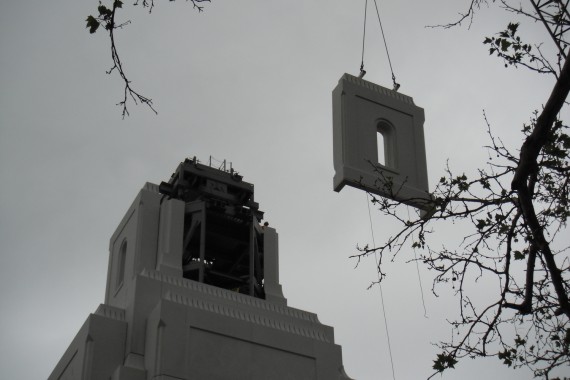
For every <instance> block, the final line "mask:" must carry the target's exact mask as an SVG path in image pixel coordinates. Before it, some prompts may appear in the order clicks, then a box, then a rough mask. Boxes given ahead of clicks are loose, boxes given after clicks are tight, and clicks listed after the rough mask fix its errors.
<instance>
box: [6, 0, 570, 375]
mask: <svg viewBox="0 0 570 380" xmlns="http://www.w3.org/2000/svg"><path fill="white" fill-rule="evenodd" d="M468 3H469V1H452V0H429V1H411V0H399V1H394V0H380V1H379V2H378V5H379V7H380V12H381V17H382V21H383V26H384V31H385V33H386V39H387V43H388V47H389V51H390V57H391V60H392V65H393V68H394V72H395V75H396V78H397V81H398V82H399V83H400V84H401V88H400V92H401V93H404V94H406V95H409V96H411V97H413V98H414V101H415V103H416V104H417V105H419V106H420V107H423V108H424V110H425V115H426V121H425V125H424V130H425V136H426V151H427V160H428V173H429V181H430V186H431V188H433V186H434V184H435V183H436V182H437V180H438V179H439V178H440V177H441V176H442V175H443V173H444V168H445V164H446V162H447V160H449V163H450V166H451V167H452V168H453V169H455V170H456V171H458V172H463V171H464V172H465V173H473V172H474V171H475V169H476V168H477V167H478V166H481V164H482V163H484V162H485V160H486V158H487V152H486V150H485V149H484V148H483V146H484V145H486V144H487V143H488V140H487V139H486V135H485V130H486V124H485V120H484V118H483V110H485V112H486V115H487V117H488V120H489V122H490V123H491V125H492V127H493V130H494V132H495V133H496V134H497V135H498V136H500V137H501V138H502V139H503V141H504V142H505V143H506V144H507V145H510V146H512V147H513V148H514V149H516V148H517V147H518V146H519V145H520V141H521V134H520V130H521V128H522V124H523V123H524V122H527V121H528V120H529V118H530V117H531V114H532V111H533V110H535V109H538V108H540V107H541V105H542V104H544V102H545V101H546V99H547V97H548V95H549V93H550V90H551V88H552V86H553V79H552V78H549V77H546V76H538V75H535V74H531V73H529V72H528V71H525V70H523V69H505V68H504V67H503V65H502V63H501V62H500V61H499V60H498V59H497V58H495V57H489V54H488V51H487V47H486V46H485V45H483V44H482V41H483V39H484V37H485V36H490V35H493V33H495V32H498V31H500V30H502V29H503V28H504V27H505V26H506V25H507V23H508V22H509V21H511V20H513V16H512V15H509V14H506V13H504V12H502V11H500V10H499V9H498V8H497V7H496V6H494V5H493V6H490V7H489V8H483V9H481V10H480V11H479V13H478V14H477V15H476V17H475V19H474V20H473V24H472V25H471V27H470V28H468V27H467V26H468V25H464V26H462V27H459V28H455V29H452V30H444V29H441V28H426V26H428V25H434V24H442V23H446V22H450V21H454V20H456V18H457V17H458V13H459V12H461V11H463V10H464V9H465V8H466V7H467V5H468ZM96 8H97V2H96V1H95V0H74V1H69V0H53V1H49V2H46V1H39V0H29V1H3V2H1V3H0V49H1V50H0V51H1V54H0V67H1V69H2V70H1V72H0V178H1V179H2V191H1V192H0V302H1V303H0V304H1V305H2V306H1V307H2V313H1V314H0V332H1V337H2V339H0V377H2V378H4V379H11V380H20V379H21V380H28V379H43V378H47V376H48V375H49V374H50V373H51V371H52V369H53V368H54V366H55V364H56V363H57V361H58V360H59V358H60V357H61V355H62V354H63V353H64V351H65V349H66V348H67V346H68V345H69V343H70V342H71V340H72V339H73V337H74V335H75V334H76V332H77V331H78V330H79V328H80V327H81V325H82V324H83V322H84V321H85V319H86V318H87V317H88V315H89V313H93V312H94V311H95V310H96V308H97V306H98V305H99V304H100V303H102V302H103V298H104V292H105V282H106V271H107V261H108V241H109V240H108V239H109V238H110V237H111V235H112V233H113V232H114V230H115V228H116V226H117V225H118V223H119V222H120V220H121V218H122V216H123V215H124V213H125V212H126V210H127V209H128V207H129V206H130V204H131V202H132V200H133V199H134V197H135V196H136V194H137V193H138V191H139V190H140V189H141V188H142V187H143V185H144V184H145V182H153V183H160V182H161V181H165V180H168V178H170V174H171V173H172V172H173V171H174V170H175V168H176V166H177V165H178V164H179V162H181V161H183V160H184V159H185V158H186V157H193V156H196V157H197V158H198V159H200V160H201V161H202V162H207V161H208V160H209V157H210V156H213V157H214V158H215V159H216V160H220V161H221V160H224V159H226V160H227V161H228V162H232V166H233V167H234V169H236V170H237V171H239V172H240V174H242V175H243V176H244V180H245V181H247V182H250V183H253V184H255V199H256V201H257V202H259V204H260V208H261V210H263V211H265V218H266V220H267V221H268V222H269V223H270V225H271V226H272V227H274V228H276V229H277V231H278V233H279V243H280V246H279V249H280V251H279V252H280V282H281V284H282V285H283V291H284V294H285V297H286V298H287V299H288V303H289V305H290V306H292V307H296V308H299V309H303V310H307V311H311V312H315V313H317V314H318V316H319V319H320V321H321V322H322V323H324V324H326V325H329V326H332V327H334V329H335V340H336V343H337V344H340V345H341V346H342V350H343V362H344V366H345V369H346V372H347V373H348V374H349V376H351V377H352V378H354V379H358V380H371V379H392V378H393V377H395V378H397V379H421V378H426V377H427V376H429V375H430V374H431V365H432V360H433V359H434V358H435V355H436V354H437V352H438V351H437V349H436V348H435V347H434V346H433V343H436V342H438V341H440V340H445V339H448V338H449V337H450V334H451V329H450V326H449V324H448V323H447V322H446V320H448V319H453V318H454V317H455V316H456V315H457V311H458V307H457V306H458V305H457V299H456V298H454V297H453V295H452V294H451V293H447V292H442V294H440V296H439V297H435V296H434V295H433V294H432V292H431V290H430V289H431V279H432V277H431V276H432V274H431V273H430V272H428V271H427V270H426V268H425V267H421V266H420V267H419V271H418V269H417V268H416V266H415V264H414V263H408V261H409V260H410V259H412V258H413V257H414V252H413V251H411V250H404V251H402V252H401V253H400V254H399V255H398V256H397V257H396V259H395V260H394V262H389V263H388V265H387V266H386V267H385V270H386V272H387V278H386V280H385V281H384V282H383V285H382V291H383V296H384V297H383V300H384V309H383V308H382V304H381V298H380V292H379V288H378V287H373V288H372V289H370V290H368V289H367V288H368V286H369V285H370V283H371V282H372V281H374V280H375V278H376V272H375V264H374V259H373V258H367V259H364V260H362V261H361V262H360V264H359V265H358V267H356V261H355V260H354V259H351V258H349V256H351V255H353V254H355V253H356V252H357V251H356V247H357V245H359V246H363V245H366V244H368V243H370V242H371V240H372V237H371V224H372V230H373V231H374V238H375V240H376V242H380V241H383V240H385V239H387V238H388V237H389V235H390V233H391V232H394V231H395V228H396V226H395V225H394V221H393V220H391V219H390V218H387V217H383V216H381V215H380V214H379V213H378V212H376V211H375V210H372V216H373V217H372V222H370V220H369V218H368V206H367V200H366V195H365V193H363V192H361V191H358V190H355V189H351V188H345V189H344V190H343V191H342V192H341V193H335V192H334V191H333V189H332V178H333V174H334V170H333V160H332V157H333V156H332V102H331V92H332V90H333V88H334V87H335V86H336V84H337V82H338V79H339V78H340V77H341V76H342V75H343V73H345V72H348V73H351V74H353V75H357V74H358V69H359V67H360V60H361V52H362V51H361V48H362V28H363V10H364V0H361V1H354V0H352V1H349V0H313V1H302V2H301V1H297V2H294V1H277V0H241V1H229V0H212V2H211V3H209V4H205V7H204V12H202V13H198V12H196V11H195V10H193V9H192V6H191V4H189V3H187V2H184V1H176V2H158V1H157V4H156V6H155V8H154V10H153V12H152V14H148V12H147V11H146V10H144V9H142V8H141V7H140V6H138V7H133V6H132V5H131V3H130V2H125V5H124V9H123V12H122V13H120V14H119V17H122V20H131V23H130V24H129V25H127V26H126V27H125V28H124V29H123V30H119V31H117V35H116V38H117V45H118V49H119V54H120V56H121V58H122V60H123V64H124V68H125V70H126V73H127V75H128V76H129V78H130V79H131V80H132V84H133V86H134V88H135V89H137V90H138V91H139V92H141V93H142V94H144V95H146V96H148V97H150V98H152V99H153V101H154V106H155V108H156V109H157V111H158V114H157V115H155V114H154V113H152V112H151V111H150V110H148V109H147V108H145V107H144V106H135V105H134V104H132V103H130V104H129V111H130V116H129V117H126V118H125V119H124V120H123V119H122V117H121V109H120V108H119V107H117V106H116V103H118V102H119V101H120V100H121V97H122V83H121V81H120V79H119V77H118V76H117V75H116V74H111V75H107V74H106V73H105V71H106V70H108V69H109V68H110V67H111V58H110V49H109V41H108V38H107V36H106V35H105V34H104V33H103V32H102V31H99V32H97V33H96V34H94V35H90V34H89V33H88V31H87V30H86V29H85V18H86V17H87V15H89V14H94V13H95V12H96ZM373 16H375V13H374V11H373V8H369V21H368V27H367V41H366V47H365V60H364V62H365V69H366V70H367V72H368V74H367V75H366V77H365V79H367V80H369V81H372V82H374V83H377V84H380V85H383V86H386V87H391V82H392V81H391V73H390V70H389V66H388V62H387V60H386V55H385V52H384V45H383V43H382V37H381V34H380V30H379V27H378V23H377V20H376V19H375V18H374V17H373ZM520 30H521V33H523V36H525V37H526V38H528V39H529V40H532V41H537V42H539V41H544V49H545V50H546V51H547V52H548V51H550V50H549V49H552V46H550V45H549V44H550V43H551V42H550V40H548V39H547V38H546V37H545V34H544V32H543V30H542V29H541V27H540V25H536V24H528V22H527V23H526V24H523V26H521V28H520ZM411 212H413V210H412V211H411ZM438 231H439V232H438V235H437V236H435V237H434V239H436V240H434V242H433V243H434V244H436V245H437V244H439V245H443V244H446V245H448V244H456V243H457V237H458V236H457V234H454V233H453V232H452V230H451V229H449V230H447V229H446V227H443V228H441V229H440V230H438ZM438 242H439V243H438ZM418 273H419V275H418ZM422 289H423V291H422ZM488 289H489V287H488V286H487V285H486V284H477V285H475V286H474V291H475V292H479V293H480V294H481V295H484V294H485V292H486V291H487V290H488ZM422 295H423V299H424V300H425V311H424V303H423V302H422ZM383 310H384V312H383ZM384 313H385V315H386V322H387V326H388V328H387V331H388V334H389V338H390V343H391V352H392V361H393V364H394V372H395V376H393V374H392V370H391V364H390V363H391V361H390V355H389V350H388V345H387V340H388V339H387V335H386V328H385V323H384V321H385V319H384ZM560 373H561V374H562V373H565V374H566V375H568V374H570V369H566V371H562V372H560ZM436 378H442V379H445V380H448V379H449V380H452V379H463V380H470V379H481V378H485V379H517V380H521V379H530V378H532V375H531V373H530V372H529V371H528V370H517V371H515V370H512V369H509V368H507V367H505V366H503V365H501V364H500V362H499V360H498V359H479V360H467V361H464V362H461V363H460V364H459V365H458V366H457V369H456V370H453V371H449V372H446V373H444V375H443V376H441V377H439V376H438V377H436Z"/></svg>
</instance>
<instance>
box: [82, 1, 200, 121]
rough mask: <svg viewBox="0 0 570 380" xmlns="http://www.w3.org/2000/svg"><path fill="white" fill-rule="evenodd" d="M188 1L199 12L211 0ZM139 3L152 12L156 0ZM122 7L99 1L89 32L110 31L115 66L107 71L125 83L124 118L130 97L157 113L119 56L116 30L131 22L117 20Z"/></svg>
mask: <svg viewBox="0 0 570 380" xmlns="http://www.w3.org/2000/svg"><path fill="white" fill-rule="evenodd" d="M169 1H174V0H169ZM187 1H190V2H191V3H192V6H193V8H194V9H196V10H197V11H198V12H201V11H202V10H203V6H201V5H200V3H203V2H209V1H210V0H187ZM139 4H140V5H141V6H142V7H143V8H148V11H149V13H151V12H152V10H153V8H154V0H142V1H139V0H137V1H136V2H135V3H134V4H133V5H135V6H136V5H139ZM122 8H123V2H122V1H121V0H114V1H113V4H112V5H111V7H107V6H105V5H104V4H103V3H102V2H99V6H98V7H97V12H98V14H97V16H92V15H90V16H88V17H87V19H86V20H85V21H86V22H87V26H86V28H88V29H89V33H91V34H93V33H95V32H97V30H98V29H99V27H100V26H103V28H104V29H105V30H106V31H107V32H108V33H109V40H110V43H111V59H112V62H113V66H111V68H110V69H109V70H108V71H107V74H111V73H113V72H114V71H116V72H117V73H118V74H119V76H120V77H121V79H122V81H123V83H124V91H123V97H122V100H121V101H119V102H118V103H117V105H118V106H120V107H121V109H122V116H123V118H125V116H128V115H129V110H128V107H127V106H128V101H129V99H131V100H132V101H133V102H134V103H135V104H144V105H146V106H147V107H148V108H150V109H151V110H152V111H153V112H154V113H155V114H156V113H157V111H156V109H155V108H154V105H153V103H152V99H151V98H149V97H147V96H144V95H142V94H141V93H139V92H138V91H136V90H135V89H134V88H133V86H132V84H131V83H132V82H131V81H130V80H129V79H128V78H127V75H126V73H125V70H124V68H123V63H122V61H121V58H120V57H119V52H118V49H117V43H116V41H115V31H116V30H117V29H122V28H124V27H125V26H127V25H128V24H130V23H131V21H130V20H128V21H125V22H122V23H117V22H116V14H117V11H118V10H119V9H122Z"/></svg>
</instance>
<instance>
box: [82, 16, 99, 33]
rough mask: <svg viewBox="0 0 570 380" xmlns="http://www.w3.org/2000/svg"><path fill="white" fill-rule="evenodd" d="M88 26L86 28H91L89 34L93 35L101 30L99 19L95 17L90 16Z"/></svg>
mask: <svg viewBox="0 0 570 380" xmlns="http://www.w3.org/2000/svg"><path fill="white" fill-rule="evenodd" d="M85 21H87V26H86V28H89V33H91V34H93V33H95V32H96V31H97V29H98V28H99V21H97V19H96V18H95V17H93V16H89V17H87V20H85Z"/></svg>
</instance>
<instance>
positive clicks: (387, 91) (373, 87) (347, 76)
mask: <svg viewBox="0 0 570 380" xmlns="http://www.w3.org/2000/svg"><path fill="white" fill-rule="evenodd" d="M343 79H344V80H346V81H347V82H350V83H353V84H356V85H358V86H361V87H365V88H367V89H369V90H371V91H374V92H377V93H379V94H382V95H385V96H389V97H391V98H395V99H398V100H400V101H403V102H405V103H408V104H412V105H413V104H414V100H413V99H412V98H411V97H410V96H407V95H404V94H400V93H399V92H396V91H394V90H390V89H388V88H386V87H382V86H380V85H377V84H375V83H372V82H368V81H366V80H364V79H361V78H357V77H355V76H353V75H350V74H346V73H345V74H344V75H343V76H342V78H341V80H343Z"/></svg>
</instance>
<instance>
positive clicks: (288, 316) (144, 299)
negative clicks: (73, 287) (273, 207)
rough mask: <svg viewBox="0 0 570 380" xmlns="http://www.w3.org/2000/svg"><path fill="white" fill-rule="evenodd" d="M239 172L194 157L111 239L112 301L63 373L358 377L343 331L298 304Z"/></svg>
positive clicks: (149, 192)
mask: <svg viewBox="0 0 570 380" xmlns="http://www.w3.org/2000/svg"><path fill="white" fill-rule="evenodd" d="M262 220H263V212H262V211H260V210H259V205H258V204H257V203H256V202H255V201H254V191H253V185H252V184H250V183H247V182H245V181H243V178H242V177H241V176H239V175H238V174H237V173H236V172H234V171H233V170H230V171H225V170H219V169H215V168H212V167H209V166H206V165H202V164H200V163H198V162H197V160H195V159H193V160H185V161H184V162H182V163H181V164H180V165H179V166H178V168H177V169H176V171H175V173H174V174H173V175H172V177H171V178H170V180H169V181H168V182H163V183H161V184H160V185H155V184H151V183H147V184H145V186H144V187H143V189H142V190H141V191H140V192H139V194H138V195H137V197H136V198H135V200H134V202H133V203H132V205H131V207H130V208H129V209H128V211H127V213H126V214H125V216H124V217H123V219H122V221H121V222H120V223H119V226H118V227H117V229H116V231H115V233H114V234H113V236H112V237H111V241H110V246H109V251H110V252H109V270H108V275H107V287H106V292H105V303H104V304H102V305H100V306H99V308H98V309H97V310H96V311H95V313H94V314H91V315H90V316H89V317H88V319H87V321H86V322H85V324H84V325H83V327H82V328H81V330H80V331H79V333H78V334H77V336H76V338H75V339H74V340H73V342H72V343H71V345H70V347H69V348H68V350H67V351H66V353H65V354H64V356H63V357H62V359H61V360H60V362H59V363H58V365H57V366H56V368H55V369H54V371H53V372H52V374H51V376H50V377H49V380H51V379H73V380H75V379H91V380H96V379H101V380H103V379H105V380H107V379H112V380H151V379H152V380H159V379H160V380H193V379H203V380H210V379H228V380H236V379H237V380H240V379H243V380H262V379H263V380H266V379H272V380H280V379H307V380H309V379H311V380H313V379H314V380H329V379H348V376H346V374H345V373H344V370H343V368H342V357H341V348H340V346H338V345H336V344H334V333H333V329H332V328H331V327H329V326H325V325H323V324H321V323H320V322H319V320H318V318H317V316H316V315H315V314H313V313H309V312H306V311H302V310H298V309H294V308H291V307H288V306H287V300H286V299H285V297H284V296H283V292H282V289H281V285H280V284H279V268H278V240H277V232H276V231H275V229H273V228H271V227H269V226H267V225H263V226H262V225H260V223H261V222H262Z"/></svg>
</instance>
